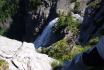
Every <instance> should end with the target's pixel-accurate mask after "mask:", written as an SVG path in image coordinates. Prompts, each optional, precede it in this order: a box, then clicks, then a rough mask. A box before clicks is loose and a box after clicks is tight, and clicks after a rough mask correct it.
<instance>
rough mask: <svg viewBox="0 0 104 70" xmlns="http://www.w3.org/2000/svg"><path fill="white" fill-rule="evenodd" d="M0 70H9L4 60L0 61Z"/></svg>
mask: <svg viewBox="0 0 104 70" xmlns="http://www.w3.org/2000/svg"><path fill="white" fill-rule="evenodd" d="M0 70H9V65H8V63H7V62H6V61H5V60H1V59H0Z"/></svg>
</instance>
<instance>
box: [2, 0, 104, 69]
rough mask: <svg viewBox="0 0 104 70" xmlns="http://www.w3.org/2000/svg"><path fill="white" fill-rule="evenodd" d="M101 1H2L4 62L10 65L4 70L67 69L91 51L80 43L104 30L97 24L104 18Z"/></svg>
mask: <svg viewBox="0 0 104 70" xmlns="http://www.w3.org/2000/svg"><path fill="white" fill-rule="evenodd" d="M98 1H99V0H97V1H95V2H93V3H94V4H93V3H92V1H91V0H37V1H36V0H16V1H12V0H8V1H7V3H6V0H4V1H0V11H1V13H2V14H0V62H2V60H4V61H5V62H6V65H2V66H1V68H2V70H61V68H62V70H65V69H64V63H67V62H68V61H70V60H71V59H72V58H73V57H74V56H75V55H76V54H78V53H80V52H83V51H85V50H87V49H88V48H87V49H86V48H85V49H83V48H81V45H79V42H77V40H78V41H83V42H85V43H86V42H87V41H88V39H89V38H90V37H91V36H90V35H94V36H96V35H99V31H101V30H103V26H102V27H101V28H100V26H101V25H102V23H101V25H99V24H97V25H98V26H99V28H97V25H95V24H94V23H95V22H98V23H99V21H100V20H102V19H103V18H102V17H100V16H103V7H102V5H103V2H102V3H101V6H100V7H99V6H98V7H97V8H95V7H96V6H95V3H96V2H98ZM90 3H92V4H91V6H90ZM97 4H98V5H99V2H98V3H97ZM92 5H93V6H94V8H92ZM5 6H8V7H7V8H5ZM3 12H4V14H3ZM5 12H6V13H7V15H6V14H5ZM3 16H4V17H3ZM98 18H100V19H99V20H98ZM95 20H96V21H95ZM101 22H103V21H101ZM91 23H92V24H91ZM80 25H81V26H80ZM88 25H91V27H88ZM80 27H81V28H80ZM82 27H83V28H82ZM96 30H97V33H94V32H95V31H96ZM89 34H90V35H89ZM80 36H81V37H80ZM79 37H80V39H78V38H79ZM97 40H98V39H97ZM95 44H96V43H95V42H94V43H93V44H88V45H87V46H90V47H91V46H93V45H95ZM76 47H77V48H76ZM60 62H62V64H61V65H60ZM57 64H58V65H60V66H59V68H57V67H58V66H57ZM69 64H70V63H69ZM66 66H67V65H66ZM54 68H56V69H54ZM67 68H68V66H67Z"/></svg>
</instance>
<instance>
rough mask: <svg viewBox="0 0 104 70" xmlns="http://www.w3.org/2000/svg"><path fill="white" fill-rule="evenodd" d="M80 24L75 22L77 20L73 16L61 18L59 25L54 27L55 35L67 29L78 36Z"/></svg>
mask: <svg viewBox="0 0 104 70" xmlns="http://www.w3.org/2000/svg"><path fill="white" fill-rule="evenodd" d="M79 25H80V24H79V23H78V22H77V21H75V19H74V18H73V17H72V16H71V15H68V16H60V17H59V21H58V23H57V24H56V25H55V27H54V30H53V31H54V32H55V33H60V32H61V31H62V30H63V29H65V28H66V27H67V30H68V31H69V30H70V31H71V32H72V33H73V34H75V35H76V34H78V31H79Z"/></svg>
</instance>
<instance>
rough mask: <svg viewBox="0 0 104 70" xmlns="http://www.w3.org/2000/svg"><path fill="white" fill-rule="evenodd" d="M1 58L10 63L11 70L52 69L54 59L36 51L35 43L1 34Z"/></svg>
mask: <svg viewBox="0 0 104 70" xmlns="http://www.w3.org/2000/svg"><path fill="white" fill-rule="evenodd" d="M0 59H3V60H6V61H7V62H8V63H9V69H10V70H52V67H51V63H52V62H53V61H54V59H52V58H50V57H48V56H47V55H45V54H41V53H38V52H36V50H35V47H34V44H32V43H26V42H23V43H22V42H20V41H16V40H12V39H8V38H6V37H3V36H0Z"/></svg>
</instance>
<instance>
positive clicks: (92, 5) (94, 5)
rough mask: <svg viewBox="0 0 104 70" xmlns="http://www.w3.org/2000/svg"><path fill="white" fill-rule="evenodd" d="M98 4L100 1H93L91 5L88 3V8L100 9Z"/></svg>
mask: <svg viewBox="0 0 104 70" xmlns="http://www.w3.org/2000/svg"><path fill="white" fill-rule="evenodd" d="M100 2H101V0H94V1H92V2H91V3H89V6H90V7H92V8H94V9H96V8H99V7H100Z"/></svg>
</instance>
